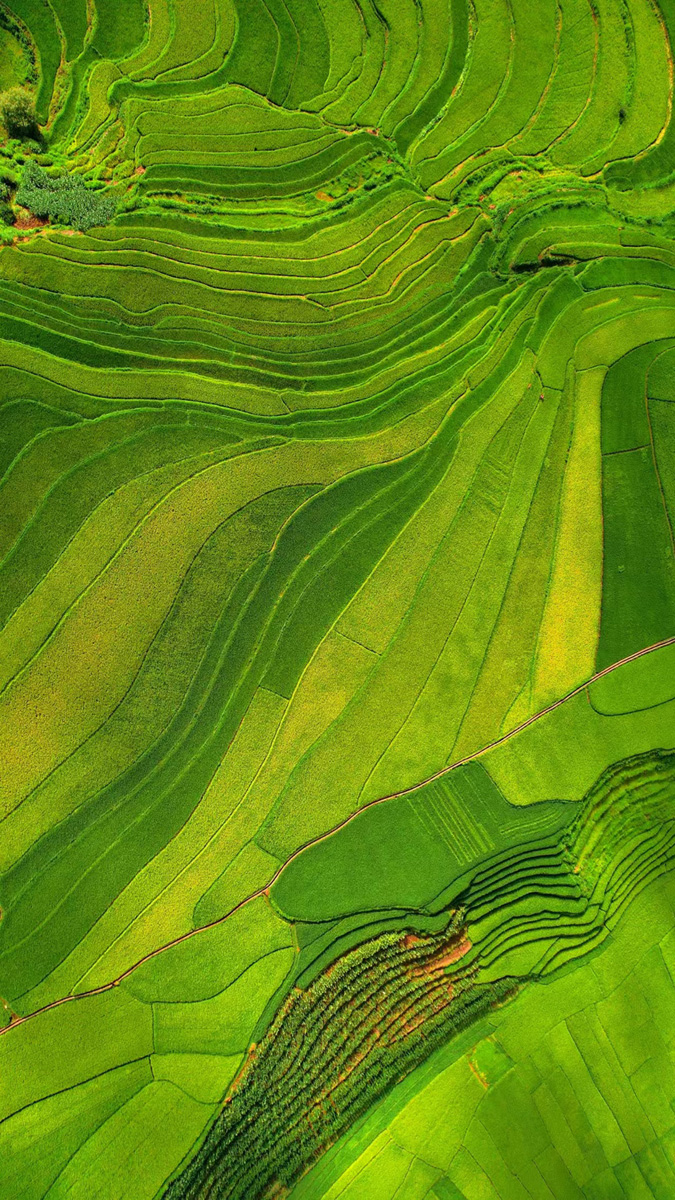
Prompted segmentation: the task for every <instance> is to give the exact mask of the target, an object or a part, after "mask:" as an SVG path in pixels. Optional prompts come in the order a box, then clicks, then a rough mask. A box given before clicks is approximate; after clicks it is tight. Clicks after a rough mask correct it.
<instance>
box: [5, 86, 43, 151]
mask: <svg viewBox="0 0 675 1200" xmlns="http://www.w3.org/2000/svg"><path fill="white" fill-rule="evenodd" d="M0 122H1V123H2V125H3V126H4V127H5V130H6V131H7V134H8V135H9V137H11V138H20V139H21V140H23V139H25V138H35V139H36V138H39V136H40V130H39V127H38V123H37V117H36V116H35V102H34V100H33V97H32V96H31V94H30V92H28V91H26V89H25V88H22V87H13V88H8V90H7V91H6V92H2V93H0Z"/></svg>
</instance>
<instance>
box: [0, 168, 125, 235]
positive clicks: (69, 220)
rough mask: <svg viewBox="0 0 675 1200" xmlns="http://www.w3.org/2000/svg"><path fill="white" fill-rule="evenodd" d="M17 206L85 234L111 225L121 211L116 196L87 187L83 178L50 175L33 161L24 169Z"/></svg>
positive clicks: (67, 175) (70, 175) (68, 175)
mask: <svg viewBox="0 0 675 1200" xmlns="http://www.w3.org/2000/svg"><path fill="white" fill-rule="evenodd" d="M16 202H17V204H21V205H23V207H24V208H28V209H30V211H31V212H32V213H34V215H35V216H36V217H50V218H51V219H52V220H54V221H58V222H59V224H61V225H69V226H71V227H72V228H74V229H81V230H83V231H84V230H86V229H91V228H92V226H94V225H107V223H108V221H110V220H112V218H113V217H114V215H115V210H116V208H117V201H116V200H115V197H114V196H111V195H110V194H109V193H106V192H99V191H95V190H94V189H93V188H89V187H87V185H86V184H85V182H84V180H83V179H82V177H81V176H80V175H72V174H68V173H65V174H63V175H48V174H47V172H46V171H45V170H43V168H42V167H39V166H38V165H37V163H35V162H33V161H32V160H29V161H28V162H27V163H26V165H25V167H24V170H23V175H22V177H21V184H20V186H19V190H18V192H17V194H16Z"/></svg>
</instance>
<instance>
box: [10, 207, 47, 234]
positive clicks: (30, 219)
mask: <svg viewBox="0 0 675 1200" xmlns="http://www.w3.org/2000/svg"><path fill="white" fill-rule="evenodd" d="M48 224H49V217H36V216H35V214H34V213H32V212H29V211H28V209H27V208H22V209H20V210H19V215H18V217H17V218H16V221H15V222H14V228H15V229H41V228H42V226H43V225H48Z"/></svg>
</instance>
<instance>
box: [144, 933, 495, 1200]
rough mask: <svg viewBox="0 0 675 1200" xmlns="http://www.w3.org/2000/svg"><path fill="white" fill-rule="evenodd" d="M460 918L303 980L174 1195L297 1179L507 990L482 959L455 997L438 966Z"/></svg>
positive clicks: (456, 987) (458, 983)
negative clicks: (486, 971)
mask: <svg viewBox="0 0 675 1200" xmlns="http://www.w3.org/2000/svg"><path fill="white" fill-rule="evenodd" d="M457 924H458V922H453V923H452V926H451V927H450V930H448V928H446V929H445V931H444V932H443V933H442V934H436V935H432V936H431V937H425V938H420V939H415V940H412V939H406V938H402V937H401V935H400V934H385V935H382V936H381V937H379V938H376V939H373V940H372V941H371V942H369V943H365V944H364V945H362V946H360V947H358V949H356V950H353V951H351V952H350V953H348V954H346V955H345V956H344V957H343V958H342V959H341V960H339V961H338V962H337V963H335V964H334V965H333V966H332V967H331V968H329V969H328V971H326V972H324V974H323V975H321V976H319V977H318V979H316V980H315V981H314V982H313V983H312V984H310V985H309V987H308V988H306V989H305V990H303V991H301V990H299V989H296V990H295V991H294V992H293V993H292V994H291V996H289V997H288V999H287V1000H286V1002H285V1004H284V1005H283V1007H282V1009H281V1010H280V1011H279V1013H278V1014H277V1017H276V1018H275V1020H274V1022H273V1023H272V1025H271V1026H270V1029H269V1030H268V1033H267V1034H266V1036H265V1038H264V1039H263V1040H262V1042H261V1043H260V1044H259V1046H258V1048H257V1051H256V1054H255V1056H254V1057H253V1058H252V1059H251V1061H250V1063H249V1065H248V1066H247V1068H246V1070H245V1072H244V1074H243V1075H242V1077H241V1080H240V1081H239V1083H238V1085H237V1087H236V1089H235V1090H234V1092H233V1093H232V1095H231V1096H230V1098H229V1099H228V1101H227V1103H226V1104H225V1106H224V1108H223V1110H222V1112H221V1113H220V1115H219V1116H218V1118H217V1119H216V1122H215V1123H214V1125H213V1126H212V1128H211V1130H210V1132H209V1134H208V1135H207V1138H206V1140H205V1142H204V1144H203V1146H202V1148H201V1150H200V1151H199V1153H198V1154H197V1155H196V1157H195V1159H193V1161H192V1163H191V1164H190V1165H189V1167H188V1168H187V1170H186V1171H185V1172H184V1173H183V1174H182V1175H181V1176H179V1178H178V1179H176V1180H175V1181H174V1183H173V1184H172V1185H170V1187H169V1190H168V1192H167V1200H197V1197H200V1196H202V1195H204V1194H205V1193H206V1191H207V1190H208V1189H209V1188H212V1187H214V1185H215V1186H216V1187H217V1190H218V1194H219V1195H220V1196H222V1197H224V1198H225V1197H227V1200H258V1198H259V1197H261V1196H263V1195H266V1194H267V1193H268V1191H269V1189H270V1187H271V1186H272V1185H273V1184H274V1182H275V1181H279V1182H281V1183H282V1184H284V1185H285V1186H290V1185H291V1184H292V1183H293V1181H294V1180H295V1179H296V1178H297V1176H298V1175H299V1174H300V1172H301V1171H302V1170H303V1169H304V1168H305V1167H306V1166H307V1164H308V1163H309V1162H311V1161H312V1160H313V1159H314V1158H315V1157H316V1155H318V1154H319V1153H321V1151H322V1150H323V1149H324V1148H325V1147H326V1145H328V1144H330V1143H331V1142H332V1141H334V1140H335V1138H337V1137H338V1136H339V1135H340V1134H341V1133H342V1132H343V1130H344V1129H346V1128H347V1127H348V1126H349V1125H351V1124H352V1123H353V1122H354V1121H355V1120H356V1119H357V1118H358V1117H359V1116H360V1115H361V1114H362V1113H364V1112H365V1111H366V1110H367V1109H368V1108H369V1107H370V1105H371V1104H372V1103H373V1101H374V1100H376V1099H377V1098H378V1097H379V1096H381V1095H382V1094H383V1093H384V1092H385V1091H386V1090H387V1089H388V1088H389V1087H391V1086H392V1084H394V1083H396V1082H397V1081H398V1080H399V1079H402V1078H403V1077H404V1076H405V1075H407V1074H408V1073H409V1072H410V1071H411V1070H413V1069H414V1068H415V1067H416V1066H417V1065H418V1064H419V1063H420V1062H422V1061H423V1060H424V1059H425V1058H426V1057H427V1056H428V1055H429V1054H430V1053H431V1051H432V1050H433V1049H435V1047H436V1046H437V1045H439V1044H440V1043H441V1042H442V1041H444V1040H446V1039H447V1038H448V1037H449V1036H452V1034H453V1033H454V1032H456V1031H457V1030H459V1029H461V1028H463V1027H464V1026H465V1025H466V1024H468V1023H469V1022H470V1021H472V1020H474V1019H476V1017H477V1016H479V1015H480V1014H481V1013H483V1012H485V1011H486V1010H487V1009H488V1008H489V1007H490V1005H491V1004H494V1003H495V1002H497V1001H499V1000H500V999H503V998H504V996H505V995H506V992H507V990H508V989H509V988H511V987H512V986H513V981H503V982H502V983H496V984H491V985H480V984H479V983H478V982H477V980H476V977H475V969H474V968H469V969H468V970H466V971H464V969H463V968H459V969H458V971H455V972H454V973H453V992H452V996H451V995H450V993H449V990H448V983H449V980H448V979H447V977H445V976H444V975H443V974H442V973H441V974H440V975H439V973H438V972H437V971H436V972H434V970H433V967H434V962H435V960H436V959H437V958H438V956H439V952H440V953H441V954H442V953H444V952H445V950H446V949H447V948H448V946H449V945H451V944H452V941H453V939H454V937H455V936H456V934H457V932H458V931H457V928H456V925H457ZM425 964H426V965H427V966H428V968H429V970H420V969H419V968H420V967H423V966H424V965H425Z"/></svg>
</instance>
